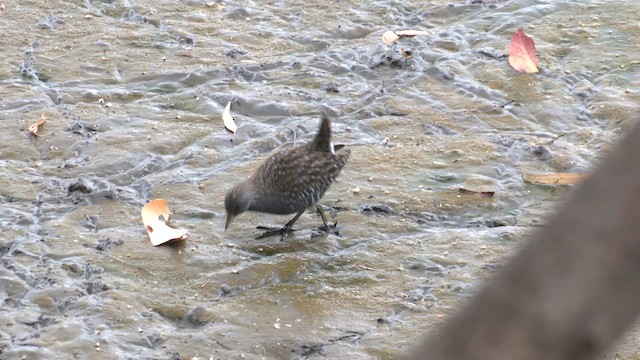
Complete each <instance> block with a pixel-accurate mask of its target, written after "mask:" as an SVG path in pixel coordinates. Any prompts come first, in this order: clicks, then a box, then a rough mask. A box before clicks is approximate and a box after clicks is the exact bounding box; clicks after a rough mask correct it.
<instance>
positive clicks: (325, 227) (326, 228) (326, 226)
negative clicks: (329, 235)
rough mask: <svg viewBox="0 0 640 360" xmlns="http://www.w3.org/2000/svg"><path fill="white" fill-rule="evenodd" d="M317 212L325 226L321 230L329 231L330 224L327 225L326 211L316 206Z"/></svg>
mask: <svg viewBox="0 0 640 360" xmlns="http://www.w3.org/2000/svg"><path fill="white" fill-rule="evenodd" d="M316 211H317V212H318V214H320V217H321V218H322V223H323V224H324V226H322V227H321V228H320V230H322V231H329V224H328V223H327V217H326V216H324V211H322V208H321V207H320V205H318V204H316Z"/></svg>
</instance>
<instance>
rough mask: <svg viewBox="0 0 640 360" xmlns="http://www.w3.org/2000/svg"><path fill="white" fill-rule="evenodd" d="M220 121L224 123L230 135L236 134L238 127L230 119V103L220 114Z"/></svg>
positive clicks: (231, 118)
mask: <svg viewBox="0 0 640 360" xmlns="http://www.w3.org/2000/svg"><path fill="white" fill-rule="evenodd" d="M222 121H223V122H224V127H225V128H227V130H229V131H231V132H232V133H234V134H235V133H236V130H238V126H236V122H235V121H234V120H233V117H231V102H229V103H228V104H227V106H225V108H224V111H223V112H222Z"/></svg>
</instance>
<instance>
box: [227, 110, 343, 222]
mask: <svg viewBox="0 0 640 360" xmlns="http://www.w3.org/2000/svg"><path fill="white" fill-rule="evenodd" d="M336 149H337V151H336ZM350 154H351V150H350V149H347V148H344V147H342V146H340V147H336V148H334V146H333V145H332V144H331V123H330V121H329V118H328V117H327V116H326V115H325V114H324V113H323V114H322V121H321V124H320V129H319V130H318V134H317V135H316V137H315V139H314V140H313V142H310V143H307V144H304V145H301V146H298V147H295V148H284V149H282V150H280V151H278V152H276V153H275V154H273V155H272V156H270V157H269V158H268V159H267V160H265V162H264V163H263V164H262V165H260V167H259V168H257V169H256V170H255V171H254V173H253V174H252V175H251V176H250V177H249V178H248V179H246V180H244V181H243V182H241V183H239V184H237V185H236V186H234V187H233V188H232V189H231V190H229V191H228V192H227V195H226V197H225V208H226V210H227V223H226V226H225V229H226V228H227V227H228V226H229V224H230V223H231V220H232V219H233V218H234V217H235V216H236V215H239V214H241V213H243V212H245V211H248V210H249V211H258V212H265V213H270V214H294V213H297V215H296V217H295V218H294V219H292V221H290V222H289V223H287V225H285V227H289V228H290V227H291V225H293V222H295V220H297V218H298V216H300V214H301V213H302V212H304V211H305V210H306V209H307V208H310V207H312V206H314V205H315V204H316V203H317V202H318V201H319V200H320V199H321V198H322V196H323V195H324V193H325V192H326V191H327V189H329V186H331V184H332V183H333V182H334V181H335V179H336V177H337V176H338V174H340V171H341V170H342V168H343V167H344V165H345V164H346V163H347V160H348V159H349V155H350ZM325 225H326V224H325ZM283 230H284V228H283Z"/></svg>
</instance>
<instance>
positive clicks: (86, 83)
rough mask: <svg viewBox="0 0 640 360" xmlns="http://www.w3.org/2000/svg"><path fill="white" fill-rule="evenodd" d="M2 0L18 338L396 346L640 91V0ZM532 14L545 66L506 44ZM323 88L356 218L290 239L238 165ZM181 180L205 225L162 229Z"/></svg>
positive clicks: (312, 121) (340, 207)
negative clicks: (145, 222) (253, 203)
mask: <svg viewBox="0 0 640 360" xmlns="http://www.w3.org/2000/svg"><path fill="white" fill-rule="evenodd" d="M2 5H3V6H2V7H1V8H0V15H1V16H2V18H3V24H4V27H3V29H4V34H3V35H4V36H3V37H1V38H0V46H1V47H2V49H3V54H4V55H5V59H7V61H5V62H3V63H2V64H0V82H1V83H2V86H0V118H1V119H2V120H3V121H2V122H0V127H1V130H2V131H0V141H1V142H2V143H3V144H4V146H3V147H0V155H1V156H0V167H1V168H2V170H3V171H2V172H1V173H2V175H0V189H1V190H0V201H1V202H2V209H3V210H2V211H1V212H0V230H1V231H2V233H3V237H2V239H1V240H0V261H1V264H2V266H1V267H0V279H1V281H0V297H1V299H2V301H3V304H4V306H3V307H2V310H0V313H1V317H2V318H3V319H4V322H3V326H2V327H0V328H1V329H0V354H2V356H1V357H2V358H8V359H9V358H11V359H12V358H24V359H38V358H42V359H44V358H53V357H54V356H56V355H57V356H67V355H72V356H75V357H77V358H96V359H101V358H104V359H113V358H136V359H139V358H144V359H147V358H148V359H151V358H193V357H195V356H199V357H201V358H209V357H213V358H221V359H226V358H232V357H245V358H295V359H303V358H309V357H313V356H318V355H319V356H325V357H327V358H349V359H369V358H390V357H397V356H399V355H400V354H402V353H403V352H404V351H406V350H407V349H408V348H410V347H411V346H412V345H413V344H415V343H416V342H417V341H418V340H419V338H420V337H419V336H420V334H421V333H423V332H425V331H427V330H429V329H432V328H433V327H434V326H436V325H437V324H438V323H440V322H441V321H442V320H443V319H444V318H446V316H448V315H449V314H451V313H453V311H454V310H455V308H456V307H457V306H458V305H459V304H460V303H461V302H462V301H464V299H466V298H467V297H468V296H470V295H471V294H472V293H473V291H474V289H475V288H476V287H477V285H478V283H480V282H481V281H482V279H484V278H486V277H487V276H489V275H490V274H491V273H492V272H493V271H494V270H495V269H497V268H499V266H500V264H501V263H502V262H503V261H504V259H505V257H506V256H508V255H509V254H511V253H513V252H514V251H516V250H517V249H518V247H519V244H521V243H522V241H523V240H524V239H525V238H526V235H527V234H528V233H530V232H531V231H533V230H535V229H536V228H537V227H539V226H541V225H543V224H544V221H545V218H546V217H548V216H550V214H551V210H552V209H553V207H554V205H555V204H556V203H557V202H558V201H560V200H562V199H563V198H564V196H566V194H567V193H568V192H569V191H571V189H570V188H554V187H542V186H533V185H530V184H526V183H524V182H523V180H522V178H521V173H522V172H523V171H528V172H586V171H589V169H591V167H592V166H593V164H594V163H595V162H596V160H597V159H598V158H599V157H600V156H601V155H602V154H603V153H605V152H606V151H607V150H608V149H609V148H610V146H611V144H612V143H613V142H614V141H615V140H616V138H617V137H618V136H619V135H620V134H623V133H624V132H625V130H626V129H627V128H628V127H629V126H630V125H631V124H632V123H633V121H631V119H632V117H633V114H634V113H635V112H636V109H637V105H638V91H637V89H638V78H639V77H638V66H637V62H636V59H635V58H634V57H633V54H637V53H638V52H639V50H640V49H638V48H637V47H638V44H636V43H633V42H631V43H630V42H629V41H628V40H629V39H630V38H633V37H634V36H635V34H636V32H637V28H636V25H635V18H634V17H633V16H631V15H630V14H636V13H637V12H638V11H640V7H638V5H637V4H636V3H635V2H631V1H626V2H622V1H619V2H598V1H589V2H580V3H576V2H570V1H560V2H551V1H485V2H479V1H460V2H457V3H456V2H453V3H451V2H439V1H437V2H430V3H423V2H402V3H392V4H389V3H387V2H373V3H371V2H368V3H358V2H349V3H348V4H347V3H342V2H340V3H326V2H323V3H308V2H307V3H305V4H304V5H302V4H290V3H286V2H282V1H271V2H262V3H260V4H259V5H257V4H255V3H252V2H240V3H238V2H236V3H234V4H231V3H226V2H220V1H212V2H206V1H195V0H194V1H186V2H180V3H175V4H174V3H167V4H156V3H154V2H150V1H140V2H136V3H135V4H134V3H131V2H124V1H111V2H109V1H104V2H84V3H81V4H80V3H70V2H60V1H52V2H48V3H47V4H42V3H40V2H34V1H27V2H5V3H4V4H2ZM520 27H523V28H525V31H526V32H527V33H528V34H529V35H530V36H532V38H533V39H534V40H535V42H536V45H537V49H538V53H539V56H540V59H541V66H542V72H541V73H540V74H537V75H527V74H519V73H516V72H515V71H514V70H512V69H511V68H510V67H509V65H508V64H507V61H506V59H505V58H504V57H503V55H504V53H505V51H506V50H507V48H508V41H509V39H510V38H511V33H512V32H513V31H515V30H516V29H517V28H520ZM390 29H391V30H400V29H417V30H427V31H429V35H424V36H417V37H415V38H407V39H403V40H401V41H400V42H399V43H397V44H395V45H391V46H384V45H383V44H382V42H381V40H380V36H381V35H382V33H383V32H384V31H386V30H390ZM406 50H409V51H410V53H411V56H410V57H409V58H405V57H404V56H403V55H402V52H403V51H404V52H405V53H406ZM512 100H513V102H511V101H512ZM228 102H231V104H232V105H231V110H232V113H233V116H234V118H235V120H236V122H237V123H238V132H237V133H236V135H235V136H232V135H230V134H229V133H228V132H226V131H225V129H224V127H223V125H222V119H221V114H222V109H223V108H224V106H225V105H226V104H227V103H228ZM321 108H324V109H326V110H327V111H328V112H329V113H330V114H331V116H332V117H334V118H335V119H336V120H335V124H334V129H335V138H336V139H335V141H336V142H338V143H346V144H348V145H349V146H351V147H352V157H351V159H350V161H349V163H348V164H347V166H346V167H345V169H344V171H343V174H342V175H341V177H340V180H339V182H338V183H337V184H335V185H334V186H333V187H332V188H331V190H330V191H329V192H328V194H327V195H326V197H325V198H324V199H323V200H322V201H321V203H322V204H323V205H324V206H326V208H327V210H328V212H329V213H330V214H331V216H332V217H333V220H332V221H334V222H337V223H338V230H339V232H340V236H336V235H329V236H325V237H312V236H311V235H312V234H314V231H313V230H314V227H315V226H317V223H318V221H319V219H317V218H316V215H315V214H314V213H312V212H309V213H308V214H305V215H304V216H302V217H301V218H300V220H299V221H298V223H297V228H298V231H297V232H296V233H294V234H293V236H291V237H290V238H289V239H287V240H286V241H283V242H280V241H278V239H276V238H274V239H264V240H259V241H256V240H253V238H254V237H255V236H256V235H258V233H259V230H256V229H255V227H256V226H258V225H282V224H283V223H284V222H285V221H287V219H285V218H283V217H277V216H270V215H264V214H252V213H247V214H243V215H242V216H240V217H239V218H238V219H237V221H236V223H234V226H233V227H232V229H230V230H229V231H227V232H224V231H223V229H224V210H223V206H222V204H223V197H224V194H225V192H226V191H227V189H229V188H230V187H231V186H232V185H233V184H235V183H236V182H238V181H240V180H241V179H243V178H244V177H245V176H247V175H248V174H249V173H250V172H251V170H252V169H253V168H254V167H255V166H257V165H259V164H260V162H261V161H262V160H263V159H264V158H265V157H266V156H267V154H268V153H269V152H270V151H272V150H273V149H275V148H277V147H280V146H291V145H292V143H294V142H295V143H296V144H298V143H300V142H303V141H307V140H309V139H310V138H311V136H313V133H314V131H315V129H316V127H317V123H318V114H319V110H320V109H321ZM42 112H45V113H46V114H47V122H46V124H45V125H44V127H43V128H42V130H41V134H42V136H40V137H33V136H30V135H29V134H28V132H27V128H28V126H29V125H30V124H31V123H33V122H34V121H35V120H36V119H37V118H38V117H39V116H40V114H41V113H42ZM459 188H465V189H469V190H473V191H494V192H495V195H494V196H493V197H482V196H475V195H471V194H460V193H459V192H458V189H459ZM157 197H163V198H165V199H167V200H168V201H169V204H170V206H171V209H172V210H173V211H174V215H173V218H172V222H173V223H174V224H176V225H177V226H179V227H181V228H187V229H189V238H188V240H187V241H186V242H184V243H180V244H174V245H170V246H163V247H159V248H153V247H152V246H151V245H150V244H149V242H148V239H147V237H146V234H145V231H144V227H143V226H142V223H141V221H140V219H139V214H140V208H141V207H142V205H143V204H144V203H146V202H147V201H148V200H150V199H153V198H157ZM637 338H638V330H634V331H632V333H631V334H630V335H629V336H628V338H627V339H626V340H624V341H623V342H622V343H621V344H620V346H619V348H618V349H617V350H616V351H615V354H616V356H618V357H622V358H633V357H634V356H637V353H636V351H637V350H636V347H635V346H634V344H635V343H636V339H637ZM613 353H614V352H612V354H613ZM608 358H614V355H610V356H609V357H608Z"/></svg>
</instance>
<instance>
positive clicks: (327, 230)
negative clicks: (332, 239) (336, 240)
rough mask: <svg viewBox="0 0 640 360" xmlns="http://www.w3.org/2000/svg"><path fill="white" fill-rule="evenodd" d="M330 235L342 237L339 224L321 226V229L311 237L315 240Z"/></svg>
mask: <svg viewBox="0 0 640 360" xmlns="http://www.w3.org/2000/svg"><path fill="white" fill-rule="evenodd" d="M328 234H333V235H336V236H340V232H339V231H338V222H334V223H333V224H327V225H323V226H320V227H319V228H317V229H316V231H315V232H314V233H313V234H311V237H312V238H314V237H319V236H324V235H328Z"/></svg>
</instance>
